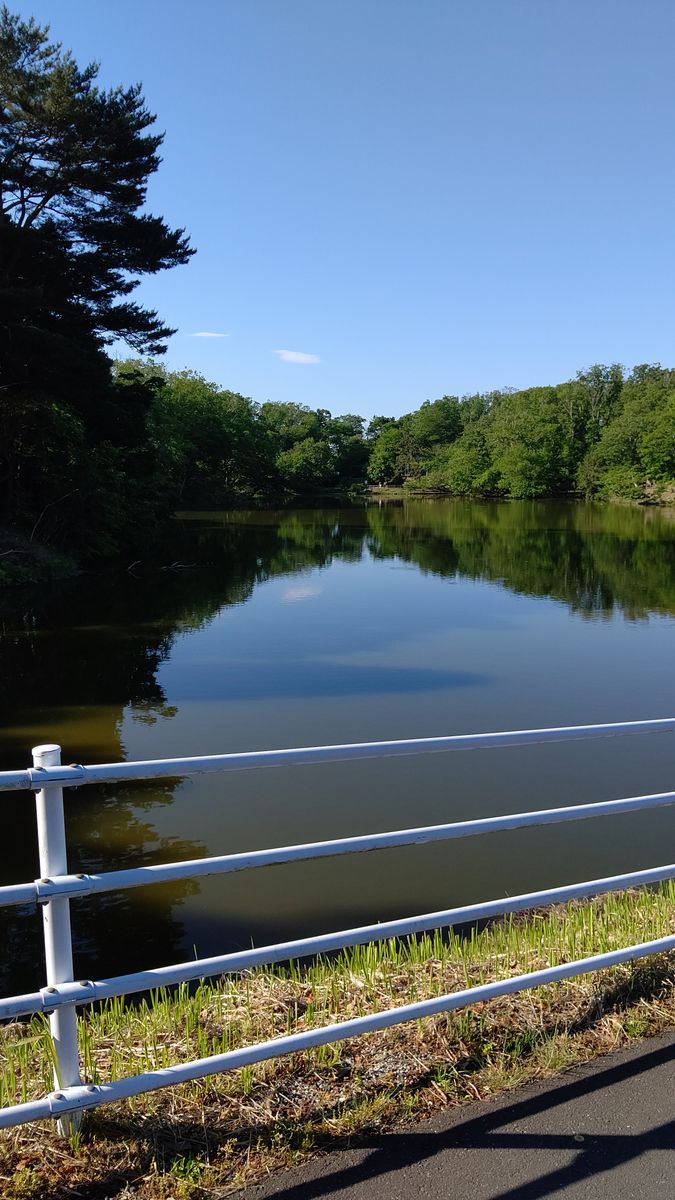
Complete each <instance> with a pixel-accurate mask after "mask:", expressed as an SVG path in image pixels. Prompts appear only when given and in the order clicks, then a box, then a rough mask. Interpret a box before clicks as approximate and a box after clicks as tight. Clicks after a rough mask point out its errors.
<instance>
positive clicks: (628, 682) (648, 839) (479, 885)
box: [0, 500, 675, 992]
mask: <svg viewBox="0 0 675 1200" xmlns="http://www.w3.org/2000/svg"><path fill="white" fill-rule="evenodd" d="M674 515H675V514H673V513H672V512H669V511H667V510H657V509H637V508H635V509H634V508H630V509H629V508H617V507H609V506H607V507H601V506H590V505H574V504H554V503H541V502H538V503H508V504H484V503H470V502H463V501H436V500H434V501H431V500H411V501H406V502H401V503H383V504H377V503H370V504H368V505H362V506H358V507H348V508H335V509H318V508H317V509H308V510H297V509H296V510H283V511H265V512H251V513H244V512H234V513H210V514H192V515H191V516H190V517H185V518H183V519H181V520H180V521H177V523H176V529H175V536H174V538H173V540H172V545H171V547H170V548H168V549H167V550H160V549H159V548H158V550H157V556H156V559H154V560H149V561H147V562H142V563H140V564H138V565H137V566H136V567H134V569H133V570H132V571H130V572H128V571H119V570H117V571H113V572H106V573H103V574H99V575H91V576H85V577H83V578H80V579H78V580H75V581H69V582H67V583H64V584H62V585H60V586H57V587H54V588H52V589H42V590H40V591H32V592H21V593H17V592H15V591H7V592H6V593H5V594H4V596H3V598H2V601H0V671H1V674H0V680H1V683H0V710H1V712H0V763H1V766H2V767H3V768H7V769H10V768H17V767H20V766H23V765H28V763H29V761H30V748H31V746H32V745H34V744H36V743H38V742H43V741H58V742H60V743H61V744H62V746H63V754H64V761H66V762H71V761H83V762H96V761H104V762H105V761H115V760H118V759H120V758H155V757H169V756H173V755H190V754H207V753H214V752H225V751H228V750H252V749H259V748H270V747H278V746H292V745H312V744H321V743H326V742H349V741H370V740H376V739H388V738H404V737H418V736H420V737H421V736H433V735H442V734H450V733H463V732H473V731H487V730H492V729H508V728H527V727H534V726H544V725H559V724H586V723H589V722H595V721H621V720H634V719H647V718H656V717H664V716H670V715H673V714H674V713H675V686H674V674H673V666H674V654H673V650H674V646H675V641H674V638H675V621H674V617H675V553H674V542H673V536H674V533H675V524H674V523H673V517H674ZM176 561H179V562H181V563H183V564H187V565H186V566H184V567H182V568H176V569H174V570H170V569H166V568H167V567H168V566H169V565H170V564H172V563H175V562H176ZM674 784H675V742H674V741H673V738H672V737H671V736H669V735H652V736H651V737H642V736H640V737H631V738H626V739H621V740H619V739H612V740H611V741H598V742H590V743H586V744H569V745H567V746H542V747H528V748H513V749H502V750H492V751H486V752H481V753H477V752H462V753H452V754H448V755H439V756H436V755H434V756H430V757H429V758H427V759H424V758H405V759H396V760H393V761H390V762H386V761H369V762H362V763H341V764H330V765H324V766H322V767H302V768H278V769H275V770H273V771H269V770H266V771H264V772H248V773H245V774H242V775H241V776H237V775H230V776H227V777H222V778H219V777H218V776H210V777H206V778H202V779H193V780H188V781H183V782H178V783H173V782H172V781H168V782H162V783H152V784H145V785H135V786H134V785H127V786H123V787H122V786H120V787H117V788H97V789H93V788H85V789H81V790H79V791H76V792H73V793H71V795H70V797H69V799H68V800H67V818H68V829H69V839H70V845H71V864H70V865H71V869H72V870H101V869H113V868H116V867H121V866H126V865H141V864H145V863H150V862H162V861H169V860H173V859H179V858H186V857H198V856H201V855H202V854H207V853H208V854H217V853H226V852H229V851H237V850H245V849H254V848H261V847H265V846H274V845H279V844H287V843H289V842H296V841H308V840H315V839H321V838H328V837H336V836H341V835H350V834H357V833H366V832H370V831H375V830H385V829H396V828H403V827H406V826H410V825H417V824H433V823H438V822H443V821H448V820H454V819H461V818H470V817H478V816H488V815H491V814H497V813H505V812H509V811H513V810H515V809H519V810H520V809H525V808H537V807H549V806H555V805H560V804H565V803H585V802H590V801H594V800H600V799H611V798H612V797H617V796H620V795H631V794H639V793H641V792H648V791H666V790H670V789H672V788H673V786H674ZM3 804H4V806H5V814H6V821H5V828H6V831H7V834H8V836H7V837H6V838H5V839H4V841H3V844H2V845H1V846H0V868H1V869H0V876H1V877H2V882H6V883H9V882H19V881H22V880H25V879H30V878H34V877H35V876H36V875H37V873H38V866H37V860H36V851H35V830H34V805H33V800H32V797H31V796H30V795H29V794H21V795H18V794H17V795H14V796H6V797H5V799H4V800H3ZM674 835H675V810H670V809H664V810H661V811H660V812H654V813H647V814H642V815H633V816H623V817H619V818H616V819H614V820H613V822H612V824H611V825H609V824H608V823H607V822H606V821H601V820H592V821H588V822H583V823H582V824H579V825H568V826H556V827H551V828H548V829H540V830H523V831H519V832H513V833H507V834H502V835H500V836H499V837H496V836H489V837H481V838H476V839H472V840H470V841H467V842H463V843H462V842H455V843H448V844H445V845H443V844H439V845H433V846H426V847H410V848H406V849H401V850H389V851H381V852H378V853H377V854H369V855H363V856H355V857H352V858H343V859H336V860H332V861H330V860H323V861H321V862H319V863H314V864H313V863H303V864H297V865H289V866H283V867H273V868H266V869H264V870H258V871H255V872H249V873H247V874H242V875H235V876H232V877H230V878H226V879H219V880H218V879H212V880H206V881H204V882H202V883H199V882H194V883H187V884H179V885H166V886H162V887H155V888H152V889H143V890H139V891H135V892H129V893H126V894H125V893H120V894H118V895H115V896H107V897H100V898H99V899H97V900H95V901H87V902H86V903H84V902H78V903H76V904H75V905H74V906H73V909H74V911H73V924H74V929H75V933H76V936H77V941H78V963H77V967H76V973H77V974H78V975H79V974H82V977H85V976H90V975H101V974H108V973H112V972H116V971H121V970H124V971H127V970H133V969H137V968H140V967H147V966H155V965H161V964H163V963H167V962H171V961H176V960H178V959H183V958H188V957H192V956H193V955H194V954H195V953H197V954H198V955H200V956H202V955H206V954H214V953H218V952H222V951H225V950H228V949H232V948H235V947H245V946H249V945H251V944H252V943H254V944H262V943H263V942H264V941H267V940H278V939H280V938H284V937H291V936H296V935H302V934H311V933H319V932H322V931H324V930H328V929H333V928H342V927H346V926H348V925H351V924H355V923H361V922H363V921H365V920H379V919H386V918H388V917H394V916H404V915H407V914H412V913H414V912H421V911H428V910H432V909H438V908H445V907H449V906H451V905H455V904H462V903H469V902H471V901H474V900H479V899H488V898H491V897H496V896H500V895H504V894H513V893H515V892H521V891H528V890H532V889H534V888H537V887H543V886H547V885H553V884H557V883H560V884H562V883H566V882H573V881H574V880H577V879H584V878H592V877H595V876H599V875H602V874H610V873H614V872H618V871H623V870H630V869H638V868H640V867H645V866H650V865H657V864H660V863H664V862H669V861H670V860H671V859H673V857H674V854H675V851H674V850H673V849H672V847H673V846H675V836H674ZM0 921H1V922H2V923H1V925H0V932H1V933H2V935H3V936H4V938H5V945H6V955H5V965H4V979H0V985H1V986H2V991H3V992H5V991H7V989H8V988H23V987H33V986H35V985H36V984H39V983H40V982H41V978H40V975H41V970H42V968H41V966H40V962H41V950H40V942H39V924H38V922H37V921H36V919H35V917H34V916H33V915H29V914H26V915H22V914H19V913H17V912H16V911H11V910H9V911H7V912H5V913H4V914H1V915H0ZM36 964H37V965H36Z"/></svg>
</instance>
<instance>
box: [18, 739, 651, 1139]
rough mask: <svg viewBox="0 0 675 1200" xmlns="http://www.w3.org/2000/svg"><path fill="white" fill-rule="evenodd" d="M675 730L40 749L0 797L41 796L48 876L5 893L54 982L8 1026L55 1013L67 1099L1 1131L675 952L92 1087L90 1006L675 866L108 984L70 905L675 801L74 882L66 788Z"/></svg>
mask: <svg viewBox="0 0 675 1200" xmlns="http://www.w3.org/2000/svg"><path fill="white" fill-rule="evenodd" d="M674 731H675V718H671V719H666V720H659V721H629V722H622V723H618V724H608V725H580V726H571V727H566V728H555V729H528V730H519V731H507V732H501V733H479V734H462V735H458V736H451V737H436V738H414V739H410V740H406V741H390V742H364V743H358V744H355V745H343V746H312V747H305V748H300V749H289V750H264V751H254V752H249V753H243V754H219V755H212V756H208V757H202V758H180V759H178V758H175V759H162V760H157V761H151V762H127V763H110V764H104V765H97V766H80V765H79V764H73V765H70V766H66V765H64V764H62V763H61V752H60V747H59V746H38V747H36V748H35V749H34V751H33V766H32V767H30V768H28V769H26V770H22V771H5V772H0V792H2V791H19V790H22V789H24V790H25V789H28V790H32V791H35V792H36V793H37V795H36V806H37V829H38V848H39V862H40V872H41V877H40V878H39V879H36V880H34V881H32V882H29V883H21V884H14V885H10V886H7V887H0V907H2V906H9V905H22V906H23V905H29V904H35V905H37V906H40V907H41V908H42V916H43V934H44V945H45V960H46V984H45V986H44V987H42V988H40V989H39V990H37V991H35V992H29V993H26V994H24V995H20V996H9V997H5V998H4V999H0V1019H12V1018H16V1017H25V1016H29V1015H31V1014H34V1013H43V1014H45V1015H46V1014H49V1020H50V1034H51V1038H52V1041H53V1046H54V1061H55V1075H54V1078H55V1090H54V1091H53V1092H52V1093H51V1094H50V1095H48V1096H44V1097H43V1098H41V1099H39V1100H33V1101H30V1102H27V1103H23V1104H16V1105H12V1106H10V1107H6V1108H4V1109H0V1128H8V1127H11V1126H14V1125H20V1124H23V1123H24V1122H26V1121H34V1120H38V1119H43V1118H47V1117H52V1118H56V1119H57V1120H58V1122H59V1128H60V1130H61V1132H63V1133H67V1132H69V1131H70V1130H71V1129H72V1128H74V1127H75V1126H76V1125H77V1123H78V1121H79V1116H80V1114H81V1113H82V1111H83V1110H85V1109H88V1108H94V1107H96V1106H98V1105H100V1104H105V1103H109V1102H111V1101H116V1100H123V1099H127V1098H129V1097H131V1096H136V1095H139V1094H140V1093H142V1092H147V1091H152V1090H154V1089H156V1088H161V1087H167V1086H169V1085H172V1084H177V1083H183V1082H185V1081H187V1080H194V1079H201V1078H204V1077H205V1076H208V1075H212V1074H216V1073H219V1072H222V1071H228V1070H233V1069H235V1068H237V1067H243V1066H247V1065H250V1064H252V1063H256V1062H261V1061H263V1060H265V1059H270V1058H275V1057H278V1056H279V1055H282V1054H290V1053H293V1052H295V1051H299V1050H304V1049H308V1048H310V1047H314V1046H322V1045H326V1044H327V1043H330V1042H336V1041H341V1040H343V1039H345V1038H350V1037H354V1036H355V1035H357V1034H362V1033H368V1032H371V1031H373V1030H380V1029H386V1028H388V1027H389V1026H391V1025H396V1024H399V1023H401V1022H404V1021H412V1020H417V1019H418V1018H420V1017H426V1016H431V1015H433V1014H436V1013H441V1012H450V1011H452V1010H453V1009H457V1008H463V1007H465V1006H467V1005H470V1004H472V1003H475V1002H477V1001H483V1000H489V999H492V998H493V997H495V996H503V995H507V994H509V993H511V992H517V991H521V990H523V989H526V988H533V987H537V986H539V985H540V984H545V983H552V982H555V981H557V980H561V979H568V978H571V977H572V976H575V975H581V974H584V973H585V972H588V971H593V970H599V969H601V968H603V967H608V966H613V965H615V964H618V963H624V962H628V961H630V960H632V959H636V958H641V957H644V956H646V955H650V954H655V953H657V952H660V951H665V950H673V949H675V936H671V937H663V938H659V939H657V940H655V941H650V942H643V943H640V944H638V945H633V946H626V947H623V948H621V949H618V950H613V951H611V952H609V953H604V954H597V955H593V956H591V957H590V958H584V959H578V960H576V961H573V962H566V963H564V964H561V965H560V966H554V967H547V968H545V969H544V970H539V971H532V972H529V973H527V974H524V975H517V976H511V977H510V978H507V979H503V980H498V981H496V982H493V983H489V984H483V985H481V986H477V987H471V988H466V989H464V990H462V991H458V992H452V993H449V994H447V995H444V996H437V997H434V998H433V999H429V1000H422V1001H417V1002H415V1003H412V1004H405V1005H401V1006H399V1007H397V1008H393V1009H388V1010H386V1011H384V1012H378V1013H372V1014H369V1015H367V1016H364V1017H358V1018H355V1019H353V1020H349V1021H342V1022H337V1023H335V1024H332V1025H328V1026H324V1027H322V1028H317V1029H309V1030H305V1031H303V1032H301V1033H296V1034H293V1035H290V1036H288V1037H281V1038H274V1039H272V1040H270V1041H266V1042H261V1043H258V1044H257V1045H253V1046H247V1047H244V1048H242V1049H239V1050H231V1051H228V1052H226V1053H223V1054H216V1055H212V1056H210V1057H208V1058H202V1059H196V1060H194V1061H193V1062H187V1063H182V1064H179V1065H176V1066H173V1067H168V1068H163V1069H161V1070H153V1071H145V1072H142V1073H140V1074H138V1075H134V1076H131V1077H130V1078H126V1079H119V1080H115V1081H113V1082H110V1083H104V1084H92V1083H88V1084H87V1083H83V1082H82V1079H81V1075H80V1063H79V1057H78V1046H77V1017H76V1007H77V1006H78V1005H86V1004H90V1003H92V1002H93V1001H98V1000H107V999H110V998H111V997H114V996H123V995H130V994H133V993H138V992H146V991H151V990H153V989H156V988H160V987H167V986H170V985H173V984H179V983H185V982H188V981H191V980H199V979H204V978H208V977H213V976H218V975H223V974H226V973H229V972H240V971H243V970H245V969H247V968H252V967H259V966H264V965H270V964H272V963H279V962H284V961H288V960H290V959H297V958H302V957H307V956H311V955H315V954H319V953H323V952H326V951H331V950H338V949H345V948H347V947H350V946H358V945H363V944H364V943H367V942H373V941H380V940H383V939H385V938H392V937H404V936H410V935H415V934H418V933H422V932H424V931H427V930H431V929H439V928H442V927H447V926H452V925H457V924H460V923H465V922H471V921H478V920H485V919H487V918H491V917H496V916H501V915H504V914H506V913H513V912H522V911H523V910H526V909H532V908H539V907H541V906H543V905H550V904H556V903H560V902H565V901H569V900H574V899H582V898H585V897H589V896H594V895H598V894H600V893H604V892H613V891H620V890H622V889H624V888H629V887H637V886H640V885H645V884H654V883H658V882H661V881H664V880H667V879H672V878H675V864H673V863H670V864H667V865H664V866H658V867H654V868H651V869H649V870H643V871H633V872H630V873H628V874H622V875H613V876H608V877H605V878H602V879H593V880H585V881H583V882H581V883H574V884H569V885H566V886H564V887H556V888H549V889H546V890H544V891H538V892H529V893H525V894H523V895H519V896H509V897H507V898H505V899H497V900H488V901H484V902H482V903H478V904H471V905H465V906H463V907H456V908H449V909H444V910H441V911H439V912H432V913H423V914H421V915H419V916H413V917H405V918H402V919H400V920H395V921H385V922H382V923H378V924H371V925H363V926H360V927H358V928H355V929H346V930H340V931H338V932H335V933H329V934H323V935H320V936H318V937H309V938H300V939H296V940H293V941H286V942H280V943H278V944H277V945H270V946H263V947H261V948H259V949H258V948H255V949H251V950H244V951H240V952H236V953H230V954H223V955H218V956H215V957H211V958H202V959H193V960H191V961H189V962H184V963H177V964H174V965H173V966H166V967H157V968H154V969H151V970H146V971H136V972H134V973H133V974H129V975H117V976H114V977H113V978H109V979H99V980H91V979H85V980H81V981H79V982H78V981H76V980H74V978H73V951H72V936H71V929H70V909H69V904H70V900H71V899H73V898H74V897H77V896H89V895H95V894H100V893H102V892H110V891H116V890H119V889H126V888H133V887H142V886H144V885H146V884H156V883H161V882H170V881H175V880H180V879H195V878H200V877H204V876H207V875H224V874H228V873H231V872H235V871H243V870H251V869H254V868H256V867H263V866H270V865H272V864H279V863H290V862H298V861H301V860H307V859H318V858H326V857H333V856H336V855H341V854H354V853H363V852H368V851H373V850H380V849H386V848H388V847H394V846H399V847H400V846H411V845H420V844H423V843H427V842H439V841H448V840H451V839H454V838H466V837H474V836H477V835H480V834H484V833H495V832H498V831H500V830H505V829H522V828H524V827H525V826H533V825H549V824H553V823H557V822H563V821H579V820H588V819H589V818H592V817H601V816H611V815H612V814H619V813H630V812H637V811H640V810H643V809H648V808H657V807H661V806H664V805H671V804H675V792H660V793H656V794H653V795H645V796H630V797H626V798H622V799H619V800H606V801H602V802H600V803H590V804H583V805H570V806H567V807H564V808H553V809H543V810H538V811H532V812H522V813H514V814H509V815H506V816H498V817H488V818H481V819H480V820H475V821H458V822H452V823H450V824H444V825H430V826H422V827H417V828H413V829H403V830H396V831H393V832H387V833H374V834H366V835H364V836H358V837H349V838H336V839H333V840H330V841H322V842H311V843H306V844H303V845H294V846H281V847H277V848H274V849H267V850H254V851H250V852H246V853H239V854H226V855H219V856H217V857H211V858H202V859H194V860H190V861H186V862H175V863H165V864H161V865H157V866H150V867H137V868H130V869H128V870H122V871H107V872H101V873H98V874H96V873H95V874H87V873H79V874H69V872H68V863H67V847H66V835H65V822H64V807H63V789H64V788H68V787H82V786H83V785H86V784H91V783H111V782H122V781H131V780H139V779H160V778H163V779H167V778H179V777H181V776H185V775H196V774H206V773H213V772H223V773H224V772H229V771H242V770H252V769H261V768H264V767H271V766H281V765H296V766H297V765H302V764H307V763H327V762H335V761H339V760H345V759H363V758H388V757H393V756H395V755H403V754H405V755H411V754H429V753H434V752H448V751H452V750H467V749H472V750H475V749H479V748H487V747H500V746H520V745H526V744H532V743H541V742H557V741H571V740H580V739H587V738H599V737H613V736H618V735H625V734H644V733H657V732H661V733H665V732H667V733H672V732H674Z"/></svg>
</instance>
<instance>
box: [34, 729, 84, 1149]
mask: <svg viewBox="0 0 675 1200" xmlns="http://www.w3.org/2000/svg"><path fill="white" fill-rule="evenodd" d="M33 762H34V763H35V766H36V767H37V768H38V769H48V768H50V767H51V768H53V767H56V766H58V764H59V763H60V762H61V747H60V746H36V747H35V748H34V750H33ZM35 807H36V813H37V835H38V852H39V856H40V870H41V871H42V874H43V876H45V877H47V876H51V875H65V874H66V873H67V871H68V852H67V848H66V827H65V820H64V812H63V791H62V789H61V788H60V787H56V786H54V785H51V786H50V787H45V788H42V790H41V791H39V792H38V793H37V796H36V797H35ZM42 925H43V933H44V945H45V966H46V974H47V991H48V992H51V991H52V990H53V989H54V988H56V987H58V986H59V984H62V983H66V982H67V981H69V980H72V978H73V943H72V935H71V931H70V906H69V904H68V900H67V898H65V897H64V896H54V897H53V899H51V900H49V901H48V902H47V903H46V904H45V905H44V906H43V909H42ZM49 1027H50V1033H51V1038H52V1042H53V1045H54V1082H55V1084H56V1086H57V1087H74V1086H76V1085H77V1084H79V1083H80V1060H79V1056H78V1051H77V1014H76V1012H75V1005H74V1004H70V1005H67V1006H65V1007H63V1008H58V1009H57V1010H56V1011H55V1012H53V1013H52V1015H51V1016H50V1018H49ZM72 1129H73V1122H72V1121H69V1120H67V1119H66V1120H64V1121H62V1122H60V1123H59V1132H60V1133H62V1134H68V1133H70V1132H71V1131H72Z"/></svg>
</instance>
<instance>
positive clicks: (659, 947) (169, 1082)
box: [0, 936, 675, 1129]
mask: <svg viewBox="0 0 675 1200" xmlns="http://www.w3.org/2000/svg"><path fill="white" fill-rule="evenodd" d="M668 950H675V936H672V937H666V938H659V939H657V940H655V941H652V942H641V943H640V944H638V945H635V946H626V947H623V948H622V949H620V950H611V951H609V952H608V953H605V954H595V955H593V956H591V957H589V958H583V959H577V961H576V962H572V963H562V964H561V965H560V966H556V967H546V968H544V969H543V970H540V971H530V972H528V973H527V974H525V975H512V976H511V978H510V979H500V980H498V981H497V982H495V983H485V984H481V985H479V986H478V987H473V988H465V989H463V990H462V991H458V992H450V993H447V994H446V995H444V996H434V997H433V999H430V1000H418V1001H415V1002H414V1003H413V1004H403V1005H401V1006H400V1007H399V1008H389V1009H385V1010H384V1012H379V1013H370V1014H369V1015H368V1016H366V1017H355V1018H354V1019H353V1020H351V1021H339V1022H337V1023H336V1024H333V1025H325V1026H323V1027H322V1028H319V1029H307V1030H304V1031H303V1032H302V1033H294V1034H290V1035H289V1036H288V1037H282V1038H274V1039H272V1040H270V1041H268V1042H259V1043H257V1044H256V1045H254V1046H244V1047H242V1049H240V1050H228V1051H226V1052H225V1053H224V1054H214V1055H211V1056H210V1057H208V1058H199V1059H195V1060H194V1061H193V1062H187V1063H179V1064H177V1065H175V1066H173V1067H162V1068H160V1069H159V1070H156V1071H145V1072H142V1073H139V1074H138V1075H132V1076H131V1077H129V1078H127V1079H118V1080H116V1081H115V1082H114V1083H103V1084H84V1085H80V1086H79V1087H70V1088H63V1089H61V1090H60V1091H58V1092H53V1093H52V1094H51V1095H50V1096H45V1098H44V1099H43V1100H33V1101H31V1102H30V1103H28V1104H17V1105H14V1106H12V1107H11V1108H5V1109H1V1110H0V1129H7V1128H9V1127H11V1126H13V1125H21V1124H24V1123H25V1122H26V1121H37V1120H40V1119H43V1118H46V1117H62V1116H65V1115H67V1114H69V1113H75V1112H81V1111H82V1110H84V1109H87V1108H95V1107H97V1106H98V1105H99V1104H112V1103H113V1102H115V1101H119V1100H129V1099H131V1098H132V1097H133V1096H140V1095H141V1094H142V1093H143V1092H149V1091H155V1090H157V1089H159V1088H163V1087H173V1086H175V1085H176V1084H179V1083H188V1082H190V1081H191V1080H194V1079H205V1078H206V1077H207V1076H209V1075H216V1074H220V1073H221V1072H224V1071H234V1070H237V1069H238V1068H240V1067H245V1066H250V1065H252V1064H253V1063H259V1062H264V1061H265V1060H266V1059H270V1058H280V1057H281V1055H283V1054H295V1053H298V1052H299V1051H302V1050H309V1049H312V1048H314V1047H316V1046H326V1045H329V1044H330V1043H332V1042H340V1041H345V1040H346V1039H347V1038H351V1037H359V1036H361V1035H362V1034H364V1033H374V1032H377V1031H379V1030H382V1029H389V1028H390V1027H391V1026H392V1025H400V1024H403V1023H404V1022H405V1021H418V1020H420V1019H421V1018H423V1017H433V1016H437V1015H438V1014H439V1013H446V1012H453V1011H454V1010H456V1009H458V1008H466V1007H467V1005H469V1004H478V1003H480V1002H485V1001H487V1000H494V999H496V998H497V997H498V996H509V995H512V994H513V993H514V992H522V991H525V990H527V989H529V988H535V987H542V986H544V985H546V984H551V983H559V982H561V981H562V980H563V979H573V978H575V977H576V976H578V975H585V974H587V973H588V972H589V971H600V970H603V969H605V968H607V967H613V966H618V965H619V964H621V963H626V962H631V961H633V960H634V959H636V958H645V957H647V956H648V955H650V954H660V953H663V952H665V951H668Z"/></svg>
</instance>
